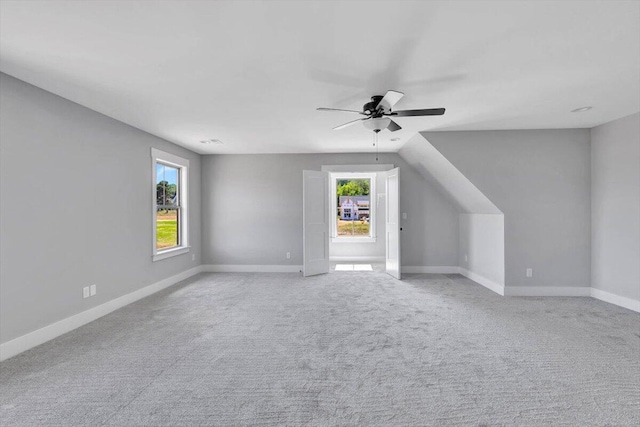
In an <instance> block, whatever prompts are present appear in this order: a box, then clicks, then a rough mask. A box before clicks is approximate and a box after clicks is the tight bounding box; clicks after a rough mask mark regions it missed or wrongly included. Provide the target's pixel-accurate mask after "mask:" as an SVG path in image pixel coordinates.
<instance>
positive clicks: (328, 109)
mask: <svg viewBox="0 0 640 427" xmlns="http://www.w3.org/2000/svg"><path fill="white" fill-rule="evenodd" d="M316 110H318V111H342V112H345V113H358V114H362V115H365V114H364V113H363V112H362V111H356V110H343V109H342V108H324V107H320V108H316Z"/></svg>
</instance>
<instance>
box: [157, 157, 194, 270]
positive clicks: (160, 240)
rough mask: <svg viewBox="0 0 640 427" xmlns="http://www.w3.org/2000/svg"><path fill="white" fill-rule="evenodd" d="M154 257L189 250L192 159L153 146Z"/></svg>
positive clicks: (166, 256)
mask: <svg viewBox="0 0 640 427" xmlns="http://www.w3.org/2000/svg"><path fill="white" fill-rule="evenodd" d="M151 159H152V174H153V188H152V192H153V210H152V217H153V219H152V220H153V260H154V261H159V260H161V259H165V258H169V257H172V256H176V255H181V254H184V253H187V252H189V245H188V241H187V240H188V233H187V230H188V226H187V223H188V216H187V194H188V193H187V178H188V168H189V161H188V160H186V159H183V158H181V157H178V156H175V155H173V154H169V153H165V152H163V151H160V150H156V149H155V148H152V149H151Z"/></svg>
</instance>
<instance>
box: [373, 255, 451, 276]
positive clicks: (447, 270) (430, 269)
mask: <svg viewBox="0 0 640 427" xmlns="http://www.w3.org/2000/svg"><path fill="white" fill-rule="evenodd" d="M383 259H384V258H383ZM400 269H401V270H402V274H405V273H406V274H457V273H458V272H459V270H460V269H459V267H456V266H448V265H445V266H438V265H424V266H423V265H403V266H401V267H400Z"/></svg>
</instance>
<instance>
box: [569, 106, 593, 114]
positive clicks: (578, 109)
mask: <svg viewBox="0 0 640 427" xmlns="http://www.w3.org/2000/svg"><path fill="white" fill-rule="evenodd" d="M592 108H593V107H580V108H576V109H575V110H571V112H572V113H583V112H585V111H589V110H591V109H592Z"/></svg>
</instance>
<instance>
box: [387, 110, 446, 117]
mask: <svg viewBox="0 0 640 427" xmlns="http://www.w3.org/2000/svg"><path fill="white" fill-rule="evenodd" d="M443 114H444V108H430V109H426V110H400V111H394V112H393V113H391V114H389V115H390V116H397V117H415V116H441V115H443Z"/></svg>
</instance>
